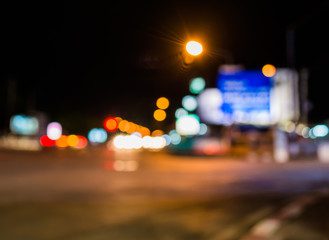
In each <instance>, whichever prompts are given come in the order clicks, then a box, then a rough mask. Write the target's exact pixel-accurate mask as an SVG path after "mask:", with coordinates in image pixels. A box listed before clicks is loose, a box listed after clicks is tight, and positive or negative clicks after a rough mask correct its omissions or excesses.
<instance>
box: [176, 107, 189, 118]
mask: <svg viewBox="0 0 329 240" xmlns="http://www.w3.org/2000/svg"><path fill="white" fill-rule="evenodd" d="M185 115H188V112H187V111H186V110H185V109H184V108H178V109H177V110H176V112H175V117H176V118H180V117H182V116H185Z"/></svg>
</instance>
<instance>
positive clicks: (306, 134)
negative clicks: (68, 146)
mask: <svg viewBox="0 0 329 240" xmlns="http://www.w3.org/2000/svg"><path fill="white" fill-rule="evenodd" d="M309 132H310V128H309V127H304V128H303V130H302V136H303V137H304V138H309V137H310V135H309Z"/></svg>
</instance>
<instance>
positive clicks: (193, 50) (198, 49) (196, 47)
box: [186, 41, 203, 56]
mask: <svg viewBox="0 0 329 240" xmlns="http://www.w3.org/2000/svg"><path fill="white" fill-rule="evenodd" d="M186 51H187V52H188V53H189V54H191V55H193V56H197V55H199V54H201V53H202V51H203V48H202V45H201V44H200V43H198V42H196V41H190V42H188V43H187V44H186Z"/></svg>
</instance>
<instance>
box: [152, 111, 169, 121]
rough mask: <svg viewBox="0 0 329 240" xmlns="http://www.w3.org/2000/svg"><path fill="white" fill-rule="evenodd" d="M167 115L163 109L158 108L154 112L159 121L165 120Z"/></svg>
mask: <svg viewBox="0 0 329 240" xmlns="http://www.w3.org/2000/svg"><path fill="white" fill-rule="evenodd" d="M166 116H167V114H166V112H165V111H163V110H162V109H157V110H155V111H154V113H153V117H154V119H155V120H157V121H159V122H161V121H163V120H165V119H166Z"/></svg>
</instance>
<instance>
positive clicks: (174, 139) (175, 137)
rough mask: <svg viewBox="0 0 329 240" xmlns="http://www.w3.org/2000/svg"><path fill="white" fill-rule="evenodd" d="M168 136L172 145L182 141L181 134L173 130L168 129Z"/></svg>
mask: <svg viewBox="0 0 329 240" xmlns="http://www.w3.org/2000/svg"><path fill="white" fill-rule="evenodd" d="M169 136H170V139H171V143H172V144H174V145H178V144H180V142H181V141H182V137H181V135H179V134H178V133H177V132H176V131H175V130H173V131H170V133H169Z"/></svg>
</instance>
